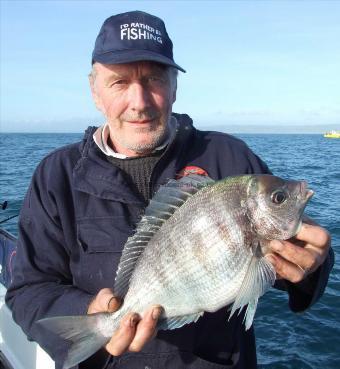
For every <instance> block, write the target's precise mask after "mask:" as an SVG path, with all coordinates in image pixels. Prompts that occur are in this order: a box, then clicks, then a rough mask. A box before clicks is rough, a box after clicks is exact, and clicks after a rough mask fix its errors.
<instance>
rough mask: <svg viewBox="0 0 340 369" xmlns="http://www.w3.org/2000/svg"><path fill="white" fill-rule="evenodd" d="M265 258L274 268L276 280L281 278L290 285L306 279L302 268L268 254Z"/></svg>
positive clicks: (278, 256)
mask: <svg viewBox="0 0 340 369" xmlns="http://www.w3.org/2000/svg"><path fill="white" fill-rule="evenodd" d="M266 257H267V258H268V259H269V261H270V262H271V263H272V264H273V266H274V267H275V271H276V274H277V279H281V278H283V279H286V280H287V281H290V282H292V283H298V282H301V281H302V280H303V279H304V278H305V277H306V272H305V270H304V269H303V268H302V267H300V266H298V265H296V264H293V263H291V262H289V261H287V260H285V259H283V258H282V257H281V256H280V255H277V254H275V255H274V254H269V255H267V256H266Z"/></svg>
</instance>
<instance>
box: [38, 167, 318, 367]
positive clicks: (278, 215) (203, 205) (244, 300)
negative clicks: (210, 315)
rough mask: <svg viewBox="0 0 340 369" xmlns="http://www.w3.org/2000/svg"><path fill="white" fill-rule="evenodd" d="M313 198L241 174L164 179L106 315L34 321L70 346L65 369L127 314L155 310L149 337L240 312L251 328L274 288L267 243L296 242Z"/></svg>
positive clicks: (126, 254) (299, 186)
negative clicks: (118, 302) (117, 300)
mask: <svg viewBox="0 0 340 369" xmlns="http://www.w3.org/2000/svg"><path fill="white" fill-rule="evenodd" d="M312 195H313V191H312V190H310V189H308V188H307V183H306V182H305V181H295V180H285V179H282V178H280V177H276V176H273V175H242V176H234V177H227V178H225V179H222V180H218V181H214V180H212V179H211V178H209V177H207V176H201V175H196V174H190V175H188V176H185V177H182V178H181V179H179V180H170V181H169V182H168V183H167V184H166V185H164V186H161V187H160V188H159V190H158V191H157V192H156V194H155V195H154V197H153V198H152V199H151V201H150V203H149V205H148V207H147V208H146V210H145V213H144V215H143V217H142V219H141V220H140V222H139V223H138V225H137V228H136V231H135V233H134V234H133V235H132V236H131V237H129V238H128V240H127V242H126V244H125V246H124V249H123V252H122V256H121V259H120V263H119V266H118V270H117V274H116V278H115V283H114V289H113V291H114V294H115V295H116V296H119V297H121V298H122V299H123V304H122V306H121V308H120V309H119V310H118V311H116V312H114V313H98V314H91V315H86V316H71V317H70V316H68V317H51V318H46V319H42V320H40V321H38V324H40V325H42V326H43V327H45V328H46V329H48V330H50V331H52V332H54V333H57V334H59V336H61V337H63V338H64V339H66V340H69V341H71V342H72V346H71V347H70V349H69V351H68V354H67V358H66V360H65V363H64V366H63V368H64V369H68V368H70V367H72V366H74V365H76V364H78V363H79V362H82V361H83V360H85V359H86V358H88V357H89V356H91V355H92V354H93V353H95V352H96V351H97V350H98V349H100V348H101V347H103V346H104V345H105V344H106V343H107V342H108V341H109V340H110V339H111V337H112V335H113V334H114V332H115V331H116V329H117V328H118V327H119V323H120V320H121V319H122V317H123V316H125V314H127V313H129V312H136V313H138V314H140V315H141V316H142V317H143V314H144V312H145V311H146V310H147V309H148V308H149V307H151V306H153V305H161V306H162V307H163V310H162V314H161V316H160V319H159V321H158V326H157V329H158V330H167V329H169V330H171V329H176V328H179V327H182V326H184V325H186V324H189V323H193V322H196V321H197V320H198V319H199V318H200V317H201V316H202V315H203V314H204V313H205V312H215V311H217V310H219V309H221V308H222V307H225V306H230V308H229V309H230V317H231V316H233V314H234V313H235V312H236V311H237V310H238V311H239V312H240V311H242V309H245V314H244V324H245V329H249V328H250V326H251V325H252V322H253V319H254V314H255V311H256V307H257V303H258V299H259V297H260V296H262V295H263V294H264V293H265V292H266V291H267V290H268V289H269V288H270V287H271V286H272V285H273V284H274V282H275V278H276V273H275V268H274V266H273V265H272V264H271V263H270V258H268V257H267V256H268V255H269V254H270V252H271V251H270V248H269V242H270V240H274V239H277V240H286V239H289V238H291V237H293V236H294V235H296V234H297V233H298V231H299V229H300V227H301V223H302V216H303V212H304V209H305V207H306V204H307V202H308V200H309V199H310V198H311V197H312Z"/></svg>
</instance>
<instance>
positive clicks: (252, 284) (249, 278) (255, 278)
mask: <svg viewBox="0 0 340 369" xmlns="http://www.w3.org/2000/svg"><path fill="white" fill-rule="evenodd" d="M275 276H276V273H275V269H274V267H273V265H272V264H271V263H270V262H269V261H268V260H267V259H266V258H265V257H261V258H258V257H256V256H253V257H252V259H251V262H250V264H249V267H248V270H247V273H246V275H245V277H244V279H243V282H242V285H241V288H240V290H239V292H238V295H237V297H236V299H235V301H234V303H233V305H232V308H231V313H230V316H229V319H230V318H231V317H232V316H233V314H234V313H235V311H236V310H237V309H240V310H239V314H240V312H241V311H242V308H243V307H245V306H246V305H248V306H247V309H246V312H245V326H246V330H247V329H249V328H250V327H251V325H252V322H253V319H254V315H255V311H256V307H257V301H258V299H259V297H260V296H262V295H263V294H264V293H265V292H266V291H267V290H268V289H269V288H270V287H271V286H272V285H273V284H274V282H275Z"/></svg>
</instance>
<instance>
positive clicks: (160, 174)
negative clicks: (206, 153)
mask: <svg viewBox="0 0 340 369" xmlns="http://www.w3.org/2000/svg"><path fill="white" fill-rule="evenodd" d="M173 115H174V116H175V117H176V119H177V121H178V123H179V124H178V129H177V132H176V135H175V137H174V139H173V141H172V142H171V143H169V145H168V147H167V149H166V150H165V153H164V154H163V156H162V157H161V159H160V160H159V162H158V163H157V165H156V167H155V169H154V172H153V173H152V176H151V185H152V187H153V189H154V190H156V189H157V187H158V186H159V185H161V184H164V183H166V182H167V181H168V180H169V179H170V178H174V176H175V174H176V172H177V171H178V170H179V169H180V168H177V167H176V158H178V157H179V156H181V152H182V151H183V149H184V146H185V144H186V143H187V140H188V136H189V135H190V134H192V131H193V126H192V120H191V118H190V117H189V116H188V115H186V114H175V113H174V114H173ZM96 129H97V127H89V128H88V129H87V130H86V131H85V134H84V138H83V140H82V142H81V144H80V148H79V149H80V154H81V157H80V159H79V160H78V162H77V164H76V165H75V167H74V169H73V184H74V188H75V189H76V190H78V191H81V192H85V193H88V194H90V195H93V196H96V197H99V198H102V199H106V200H113V201H119V202H123V203H130V204H136V205H140V206H142V205H144V204H143V202H142V201H141V199H139V197H137V196H136V195H135V193H134V192H133V191H131V189H130V187H129V185H128V183H127V182H126V181H125V179H124V175H123V172H122V171H121V170H120V169H119V168H118V167H116V166H114V165H112V164H111V163H110V162H109V161H108V160H107V159H106V157H105V155H104V154H103V153H102V152H101V151H100V150H99V148H98V146H97V145H96V143H95V142H94V140H93V133H94V132H95V130H96Z"/></svg>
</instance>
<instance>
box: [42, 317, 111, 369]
mask: <svg viewBox="0 0 340 369" xmlns="http://www.w3.org/2000/svg"><path fill="white" fill-rule="evenodd" d="M105 315H106V314H105V313H99V314H90V315H84V316H58V317H53V318H46V319H41V320H39V321H37V322H36V324H38V325H39V326H41V327H44V328H46V329H47V330H48V331H50V332H53V333H55V334H57V335H58V336H60V337H62V338H64V339H65V340H67V341H70V342H71V343H72V344H71V346H70V348H69V351H68V353H67V356H66V359H65V362H64V365H63V369H69V368H71V367H73V366H75V365H77V364H79V363H80V362H82V361H84V360H86V359H87V358H88V357H90V356H91V355H93V354H94V353H95V352H96V351H98V350H99V349H100V348H101V347H103V346H104V345H105V344H106V343H107V342H108V341H109V340H110V337H107V336H104V335H103V334H102V333H101V332H100V329H99V326H100V324H101V320H102V319H103V318H104V316H105Z"/></svg>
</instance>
